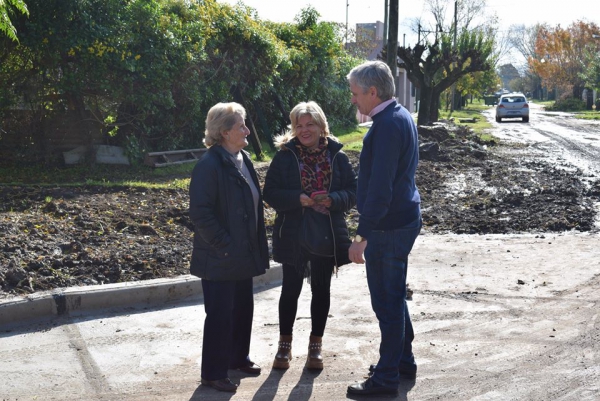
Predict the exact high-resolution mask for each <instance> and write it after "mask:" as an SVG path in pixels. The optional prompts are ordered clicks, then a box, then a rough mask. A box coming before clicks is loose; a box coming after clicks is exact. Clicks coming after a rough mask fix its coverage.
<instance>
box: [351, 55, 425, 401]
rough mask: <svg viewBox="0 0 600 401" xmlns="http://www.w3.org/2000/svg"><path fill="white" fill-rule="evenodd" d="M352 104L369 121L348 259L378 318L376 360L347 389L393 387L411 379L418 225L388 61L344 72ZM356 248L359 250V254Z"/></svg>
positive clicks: (409, 157)
mask: <svg viewBox="0 0 600 401" xmlns="http://www.w3.org/2000/svg"><path fill="white" fill-rule="evenodd" d="M347 78H348V82H349V84H350V91H351V92H352V103H353V104H355V105H356V106H357V108H358V111H360V112H361V113H362V114H364V115H368V116H369V117H371V119H372V120H373V125H372V126H371V129H369V131H368V132H367V134H366V135H365V137H364V139H363V149H362V152H361V154H360V170H359V172H358V190H357V194H356V195H357V209H358V212H359V214H360V217H359V220H358V228H357V230H356V233H357V235H356V237H355V238H354V241H353V242H352V245H351V246H350V249H349V251H348V252H349V257H350V260H351V261H352V262H354V263H365V260H366V271H367V281H368V285H369V291H370V293H371V305H372V306H373V311H374V312H375V315H376V316H377V319H378V320H379V328H380V331H381V344H380V346H379V361H378V362H377V364H375V365H371V367H370V368H369V369H370V371H371V372H370V374H369V378H368V379H367V380H366V381H364V382H362V383H357V384H353V385H351V386H349V387H348V393H349V394H356V395H372V394H397V393H398V384H399V383H400V380H401V379H410V380H414V379H415V378H416V373H417V365H416V363H415V359H414V355H413V353H412V345H411V344H412V340H413V338H414V332H413V327H412V324H411V321H410V316H409V314H408V307H407V304H406V273H407V266H408V255H409V253H410V251H411V249H412V247H413V244H414V242H415V239H416V238H417V236H418V235H419V232H420V230H421V224H422V222H421V209H420V203H421V198H420V196H419V191H418V190H417V187H416V185H415V171H416V169H417V164H418V162H419V143H418V134H417V127H416V125H415V123H414V121H413V119H412V117H411V115H410V113H409V112H408V110H406V108H404V107H403V106H402V105H400V104H398V103H397V102H396V100H395V99H394V97H393V96H394V92H395V85H394V79H393V77H392V74H391V71H390V69H389V67H388V66H387V65H386V64H385V63H383V62H381V61H370V62H366V63H364V64H361V65H359V66H358V67H356V68H354V69H353V70H352V71H350V73H349V74H348V76H347ZM363 255H364V256H363Z"/></svg>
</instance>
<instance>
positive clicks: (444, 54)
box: [398, 31, 493, 125]
mask: <svg viewBox="0 0 600 401" xmlns="http://www.w3.org/2000/svg"><path fill="white" fill-rule="evenodd" d="M492 43H493V42H492V40H490V39H486V37H485V35H484V34H483V33H481V32H472V33H471V32H466V31H465V32H463V33H462V34H461V35H460V37H459V40H458V44H457V46H456V47H454V45H453V44H452V37H451V36H450V35H448V34H445V33H443V34H441V35H439V41H438V40H436V41H435V42H434V43H433V44H430V45H421V44H418V45H416V46H415V47H414V48H413V49H411V48H404V47H399V48H398V57H399V58H400V59H401V60H402V61H401V62H400V63H399V66H400V67H401V68H404V69H405V70H406V71H407V76H408V78H409V79H410V81H411V82H413V83H414V84H415V85H416V86H417V87H418V88H419V89H420V95H421V99H420V107H419V112H418V123H419V124H420V125H430V124H432V123H434V122H436V121H437V120H438V117H439V107H440V95H441V94H442V92H443V91H445V90H446V89H448V88H450V87H451V86H452V85H453V84H454V83H455V82H457V81H458V80H459V79H460V78H461V77H463V76H465V75H468V74H471V73H474V72H477V71H487V70H490V69H491V68H492V65H493V64H492V61H491V57H490V55H491V53H492Z"/></svg>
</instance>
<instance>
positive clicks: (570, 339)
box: [0, 234, 600, 401]
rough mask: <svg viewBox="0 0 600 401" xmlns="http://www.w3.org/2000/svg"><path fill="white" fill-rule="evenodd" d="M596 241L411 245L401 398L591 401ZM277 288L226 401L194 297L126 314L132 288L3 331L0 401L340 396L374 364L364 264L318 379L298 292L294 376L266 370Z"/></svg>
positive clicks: (520, 239)
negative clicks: (409, 346) (249, 372)
mask: <svg viewBox="0 0 600 401" xmlns="http://www.w3.org/2000/svg"><path fill="white" fill-rule="evenodd" d="M598 240H599V236H598V235H592V234H565V235H554V234H553V235H545V236H544V235H519V236H502V235H496V236H494V235H490V236H458V235H429V234H425V235H422V236H421V237H419V239H418V240H417V243H416V246H415V250H414V252H413V257H412V259H411V263H410V272H409V282H410V285H411V287H412V288H413V289H414V291H415V295H414V299H413V300H412V301H410V303H409V307H410V310H411V313H412V316H413V320H414V325H415V329H416V335H417V338H416V340H415V345H414V346H415V354H416V357H417V360H418V363H419V376H418V378H417V380H416V382H414V383H405V384H403V385H402V386H401V388H400V390H401V391H400V395H399V396H398V397H397V398H396V399H398V400H415V401H416V400H589V401H592V400H598V399H600V319H599V314H600V312H599V311H600V305H599V303H600V295H599V294H600V247H598V246H597V244H598ZM159 284H160V285H159V286H164V282H162V281H161V282H160V283H159ZM172 287H173V286H172ZM305 287H306V286H305ZM131 291H132V292H134V293H135V292H136V291H133V290H131ZM145 291H146V292H148V293H150V292H153V291H154V289H152V288H150V287H149V288H146V289H145ZM279 291H280V288H279V287H278V282H277V279H276V278H273V282H272V283H271V284H262V285H259V286H257V287H256V295H255V299H256V305H255V311H256V312H255V320H254V334H253V342H252V357H253V359H254V360H255V362H257V363H258V364H260V365H262V366H263V367H264V371H263V373H262V374H261V375H260V376H258V377H244V376H242V375H241V374H239V373H236V372H232V374H231V377H232V379H233V380H234V381H235V382H237V383H240V388H239V391H238V392H237V394H235V395H229V394H223V393H218V392H216V391H214V390H213V389H210V388H205V387H203V386H200V385H199V374H200V368H199V367H200V356H201V339H202V322H203V318H204V312H203V307H202V299H201V297H198V296H193V295H192V296H191V297H187V298H184V299H181V300H176V299H175V298H176V296H175V294H176V293H177V291H176V290H171V291H155V292H156V293H157V294H163V295H162V297H163V301H162V302H161V305H160V307H156V306H148V305H147V304H139V303H138V304H136V305H129V306H128V305H127V303H128V300H129V299H128V298H127V295H126V294H127V291H115V292H114V296H115V297H117V296H118V297H122V298H121V302H122V303H123V307H119V308H116V307H115V308H111V309H108V310H86V309H85V308H82V307H81V306H82V305H91V304H90V303H86V295H85V294H81V300H80V301H81V302H80V303H79V304H73V305H71V306H72V307H73V311H72V312H71V313H70V314H67V315H63V316H61V317H54V318H53V319H52V320H50V321H38V322H32V323H27V324H21V325H18V326H14V325H12V326H11V325H7V324H3V325H2V326H1V328H0V377H1V378H2V379H1V380H0V399H1V400H10V401H15V400H19V401H22V400H86V401H87V400H177V401H178V400H253V401H254V400H255V401H271V400H277V401H279V400H292V401H305V400H306V401H307V400H319V401H320V400H327V401H336V400H345V399H347V397H346V386H347V385H348V384H349V383H353V382H355V381H358V380H362V378H363V375H364V373H366V369H367V366H368V364H370V363H372V362H375V360H376V357H377V345H378V341H379V338H378V337H379V336H378V327H377V322H376V320H375V318H374V316H373V313H372V311H371V307H370V304H369V298H368V290H367V286H366V278H365V271H364V267H363V266H359V265H350V266H347V267H344V268H343V269H342V270H341V271H340V273H339V276H338V277H337V278H335V279H334V280H333V287H332V299H333V302H332V307H331V312H330V314H331V317H330V320H329V325H328V328H327V331H326V336H325V338H324V351H325V353H324V356H325V364H326V368H325V369H324V370H323V372H321V373H320V374H314V373H310V372H307V371H304V370H303V369H302V366H303V362H304V358H305V355H306V352H305V350H306V347H307V343H308V333H309V330H310V327H309V319H308V317H309V309H308V308H309V302H308V299H309V296H310V291H309V290H308V289H307V288H305V289H304V291H303V293H302V296H301V302H300V310H299V313H298V320H297V322H296V329H295V335H296V337H295V340H294V346H293V347H294V357H295V358H294V361H293V363H292V367H291V368H290V370H289V371H287V372H283V373H282V372H277V371H271V369H270V363H271V361H272V358H273V355H274V352H275V349H276V341H277V336H278V334H277V299H278V296H279ZM182 294H183V295H185V294H186V293H185V291H183V292H182ZM159 298H160V296H156V297H152V299H154V300H155V301H156V300H158V299H159ZM133 299H135V300H136V302H139V301H140V300H139V299H138V298H135V297H134V298H133ZM148 299H150V298H148ZM67 305H70V304H67ZM78 305H79V306H78ZM67 309H68V308H67ZM2 313H8V312H7V310H6V309H3V310H2Z"/></svg>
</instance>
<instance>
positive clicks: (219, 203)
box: [190, 145, 269, 280]
mask: <svg viewBox="0 0 600 401" xmlns="http://www.w3.org/2000/svg"><path fill="white" fill-rule="evenodd" d="M242 153H243V158H244V163H245V164H246V166H247V167H248V170H249V171H250V174H251V175H252V179H253V181H254V184H255V185H256V187H257V188H259V183H258V177H257V176H256V172H255V170H254V167H253V166H252V162H251V161H250V158H249V157H248V155H247V154H246V153H245V152H244V151H242ZM190 218H191V220H192V222H193V223H194V248H193V250H192V261H191V264H190V273H191V274H193V275H194V276H197V277H200V278H203V279H208V280H243V279H248V278H251V277H254V276H258V275H260V274H263V273H264V272H265V269H268V268H269V250H268V246H267V235H266V230H265V223H264V213H263V206H262V199H260V200H259V207H258V210H256V209H255V208H254V201H253V200H252V193H251V191H250V187H249V186H248V184H247V183H246V179H245V178H244V176H243V175H242V173H241V172H240V171H239V170H238V169H237V167H236V166H235V165H234V164H233V161H232V160H231V159H230V157H229V154H228V153H227V151H226V150H225V149H223V148H222V147H221V146H218V145H217V146H212V147H211V148H210V149H208V151H207V152H206V154H205V155H204V156H203V157H202V158H201V159H200V160H199V161H198V163H197V164H196V167H194V171H193V172H192V180H191V182H190ZM257 220H258V224H257Z"/></svg>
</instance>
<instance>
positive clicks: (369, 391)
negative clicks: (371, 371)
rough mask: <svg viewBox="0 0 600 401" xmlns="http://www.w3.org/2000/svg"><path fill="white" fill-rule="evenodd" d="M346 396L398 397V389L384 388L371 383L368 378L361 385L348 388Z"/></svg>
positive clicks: (357, 384)
mask: <svg viewBox="0 0 600 401" xmlns="http://www.w3.org/2000/svg"><path fill="white" fill-rule="evenodd" d="M348 394H354V395H378V394H379V395H398V387H385V386H379V385H377V384H374V383H373V380H371V379H370V378H369V379H367V380H365V381H364V382H362V383H356V384H353V385H351V386H348Z"/></svg>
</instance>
